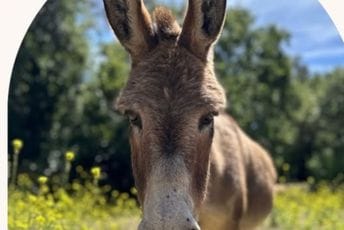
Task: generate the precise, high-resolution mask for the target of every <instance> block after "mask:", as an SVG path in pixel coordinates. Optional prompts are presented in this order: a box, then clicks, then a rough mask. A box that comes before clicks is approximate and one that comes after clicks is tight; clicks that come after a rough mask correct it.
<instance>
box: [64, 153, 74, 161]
mask: <svg viewBox="0 0 344 230" xmlns="http://www.w3.org/2000/svg"><path fill="white" fill-rule="evenodd" d="M65 158H66V160H67V161H73V160H74V158H75V153H74V152H73V151H67V152H66V153H65Z"/></svg>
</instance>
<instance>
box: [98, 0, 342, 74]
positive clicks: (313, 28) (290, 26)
mask: <svg viewBox="0 0 344 230" xmlns="http://www.w3.org/2000/svg"><path fill="white" fill-rule="evenodd" d="M158 2H161V3H163V4H164V3H166V4H173V5H176V6H177V7H184V5H185V3H186V0H158ZM236 6H239V7H243V8H246V9H249V10H250V12H251V13H252V14H253V15H254V17H255V19H256V22H255V23H256V26H263V25H266V24H276V25H277V26H278V27H280V28H282V29H285V30H287V31H288V32H289V33H290V34H291V39H290V43H289V44H288V45H287V46H285V50H286V52H288V53H289V54H290V55H292V56H297V57H300V58H301V62H302V63H303V64H305V65H306V66H307V67H308V68H309V70H310V71H311V72H312V73H323V72H327V71H330V70H332V69H333V68H335V67H337V66H342V67H344V43H343V41H342V39H341V38H340V36H339V33H338V32H337V29H336V27H335V25H334V24H333V22H332V21H331V19H330V17H329V16H328V15H327V13H326V11H325V10H324V9H323V8H322V6H321V5H320V3H319V2H318V0H298V1H291V0H228V7H229V9H230V8H233V7H236ZM98 28H104V25H102V26H99V27H98ZM105 28H107V27H105ZM113 36H114V35H113V34H112V33H111V31H110V30H101V31H98V36H97V37H98V39H99V40H101V41H103V40H107V41H108V40H113V39H114V38H113Z"/></svg>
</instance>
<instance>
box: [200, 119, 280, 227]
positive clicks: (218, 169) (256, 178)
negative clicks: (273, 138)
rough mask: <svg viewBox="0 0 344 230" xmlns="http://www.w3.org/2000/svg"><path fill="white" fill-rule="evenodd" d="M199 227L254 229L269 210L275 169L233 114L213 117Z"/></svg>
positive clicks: (266, 155)
mask: <svg viewBox="0 0 344 230" xmlns="http://www.w3.org/2000/svg"><path fill="white" fill-rule="evenodd" d="M214 133H215V134H214V140H213V145H212V151H211V165H210V178H209V185H208V191H207V198H206V202H205V205H204V207H203V209H202V211H201V215H200V225H201V227H202V229H219V230H220V229H253V228H254V227H255V226H257V225H259V224H260V223H261V222H262V221H263V220H264V218H265V217H266V216H267V215H268V214H269V212H270V211H271V208H272V202H273V190H274V184H275V181H276V171H275V168H274V166H273V163H272V160H271V158H270V156H269V155H268V153H267V152H266V151H265V150H264V149H263V148H262V147H261V146H260V145H259V144H257V143H256V142H255V141H253V140H252V139H251V138H249V137H248V136H247V135H246V134H245V133H244V132H243V131H242V130H241V129H240V127H239V126H238V125H237V123H236V122H235V121H234V120H233V118H232V117H230V116H228V115H227V114H224V113H223V114H220V115H219V116H218V117H217V118H216V122H215V132H214Z"/></svg>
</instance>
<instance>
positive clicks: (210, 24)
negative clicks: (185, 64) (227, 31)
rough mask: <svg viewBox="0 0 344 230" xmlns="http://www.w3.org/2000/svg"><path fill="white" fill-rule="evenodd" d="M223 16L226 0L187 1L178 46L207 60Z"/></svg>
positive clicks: (222, 22)
mask: <svg viewBox="0 0 344 230" xmlns="http://www.w3.org/2000/svg"><path fill="white" fill-rule="evenodd" d="M225 14H226V0H189V4H188V10H187V13H186V17H185V20H184V24H183V29H182V32H181V34H180V38H179V44H180V45H182V46H184V47H186V48H187V49H189V50H190V51H191V52H192V53H194V54H195V55H196V56H198V57H199V58H201V59H204V60H205V59H207V57H208V52H209V50H210V48H211V46H212V45H213V44H214V43H215V42H216V40H217V38H218V37H219V34H220V33H221V31H222V28H223V24H224V21H225Z"/></svg>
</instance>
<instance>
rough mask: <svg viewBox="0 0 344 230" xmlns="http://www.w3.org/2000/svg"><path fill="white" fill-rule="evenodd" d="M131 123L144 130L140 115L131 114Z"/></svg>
mask: <svg viewBox="0 0 344 230" xmlns="http://www.w3.org/2000/svg"><path fill="white" fill-rule="evenodd" d="M128 118H129V122H130V124H131V125H132V126H135V127H138V128H140V129H141V128H142V123H141V118H140V116H139V115H138V114H129V115H128Z"/></svg>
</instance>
